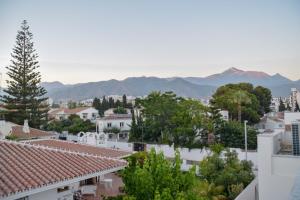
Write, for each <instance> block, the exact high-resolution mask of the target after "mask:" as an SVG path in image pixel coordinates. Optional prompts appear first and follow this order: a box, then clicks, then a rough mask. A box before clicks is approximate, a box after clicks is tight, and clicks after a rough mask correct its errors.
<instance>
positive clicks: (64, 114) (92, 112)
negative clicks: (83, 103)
mask: <svg viewBox="0 0 300 200" xmlns="http://www.w3.org/2000/svg"><path fill="white" fill-rule="evenodd" d="M48 115H49V118H53V119H56V120H64V119H68V118H69V117H70V115H78V116H79V117H80V118H81V119H83V120H90V121H92V122H95V121H96V118H97V117H99V113H98V110H96V109H95V108H93V107H79V108H73V109H68V108H58V109H52V110H50V111H49V112H48Z"/></svg>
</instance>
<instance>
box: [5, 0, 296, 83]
mask: <svg viewBox="0 0 300 200" xmlns="http://www.w3.org/2000/svg"><path fill="white" fill-rule="evenodd" d="M23 19H26V20H27V21H28V22H29V25H30V29H31V32H32V33H33V35H34V38H33V41H34V45H35V48H36V50H37V52H38V54H39V58H38V60H39V62H40V68H39V70H40V71H41V73H42V80H43V81H61V82H63V83H79V82H91V81H100V80H109V79H119V80H121V79H125V78H126V77H132V76H157V77H173V76H200V77H203V76H207V75H211V74H214V73H220V72H222V71H224V70H226V69H228V68H230V67H236V68H239V69H243V70H252V71H253V70H257V71H264V72H266V73H269V74H271V75H273V74H275V73H280V74H282V75H284V76H286V77H288V78H290V79H292V80H298V79H300V1H299V0H284V1H282V0H272V1H268V0H251V1H250V0H249V1H246V0H245V1H243V0H219V1H217V0H207V1H201V0H197V1H192V0H187V1H180V0H151V1H144V0H119V1H117V0H109V1H100V0H89V1H85V0H63V1H62V0H51V1H50V0H49V1H38V0H26V1H21V0H0V71H1V72H2V74H3V79H6V78H7V77H6V75H5V73H6V69H5V67H6V66H8V65H9V64H10V59H11V56H10V53H11V52H12V48H13V46H14V44H15V38H16V34H17V31H18V29H19V28H20V24H21V22H22V20H23Z"/></svg>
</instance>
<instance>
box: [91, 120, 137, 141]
mask: <svg viewBox="0 0 300 200" xmlns="http://www.w3.org/2000/svg"><path fill="white" fill-rule="evenodd" d="M131 122H132V117H131V115H130V114H113V115H109V116H104V117H101V118H98V119H97V120H96V130H97V131H96V132H97V133H103V132H104V133H108V135H109V139H113V138H114V136H116V138H115V139H117V140H119V139H124V140H127V139H128V137H129V131H130V126H131ZM113 129H115V130H119V133H117V134H115V133H110V130H113Z"/></svg>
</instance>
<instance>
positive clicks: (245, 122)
mask: <svg viewBox="0 0 300 200" xmlns="http://www.w3.org/2000/svg"><path fill="white" fill-rule="evenodd" d="M247 122H248V121H247V120H245V121H244V128H245V157H246V160H247V149H248V148H247V145H248V144H247Z"/></svg>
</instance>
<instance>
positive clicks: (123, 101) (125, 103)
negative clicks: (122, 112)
mask: <svg viewBox="0 0 300 200" xmlns="http://www.w3.org/2000/svg"><path fill="white" fill-rule="evenodd" d="M122 103H123V108H127V97H126V94H124V95H123V97H122Z"/></svg>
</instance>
